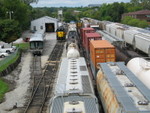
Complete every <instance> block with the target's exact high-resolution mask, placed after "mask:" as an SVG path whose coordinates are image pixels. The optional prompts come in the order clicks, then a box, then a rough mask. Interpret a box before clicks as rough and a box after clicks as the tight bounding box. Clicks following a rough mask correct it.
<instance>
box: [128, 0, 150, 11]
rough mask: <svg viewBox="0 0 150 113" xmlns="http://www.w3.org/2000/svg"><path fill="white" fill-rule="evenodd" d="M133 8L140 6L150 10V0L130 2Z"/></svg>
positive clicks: (133, 0) (132, 0)
mask: <svg viewBox="0 0 150 113" xmlns="http://www.w3.org/2000/svg"><path fill="white" fill-rule="evenodd" d="M130 2H131V3H133V4H134V5H135V6H142V7H143V9H150V0H131V1H130Z"/></svg>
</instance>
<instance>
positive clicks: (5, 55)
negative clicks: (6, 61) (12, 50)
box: [0, 51, 9, 58]
mask: <svg viewBox="0 0 150 113" xmlns="http://www.w3.org/2000/svg"><path fill="white" fill-rule="evenodd" d="M8 55H9V54H8V53H5V52H1V51H0V58H4V57H7V56H8Z"/></svg>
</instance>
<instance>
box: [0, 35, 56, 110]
mask: <svg viewBox="0 0 150 113" xmlns="http://www.w3.org/2000/svg"><path fill="white" fill-rule="evenodd" d="M45 38H46V41H45V50H44V52H43V55H42V58H41V62H42V68H44V67H45V64H46V62H47V60H48V58H49V55H50V53H51V51H52V50H53V48H54V46H55V44H56V34H55V33H49V34H46V36H45ZM31 64H32V54H31V53H30V52H27V53H25V54H24V55H23V57H22V61H21V63H20V64H19V65H18V66H17V68H16V69H15V70H14V71H13V72H12V73H11V74H9V75H7V76H6V77H4V78H5V79H6V80H8V81H9V83H10V85H12V86H11V87H12V88H13V90H11V91H9V92H8V93H6V95H5V101H4V102H3V103H1V104H0V113H19V112H20V111H19V110H20V109H18V108H20V107H23V106H24V104H25V103H26V101H27V98H26V97H27V96H29V88H30V77H31V75H30V74H31V70H30V66H31ZM16 104H17V108H16V109H14V108H13V107H15V105H16Z"/></svg>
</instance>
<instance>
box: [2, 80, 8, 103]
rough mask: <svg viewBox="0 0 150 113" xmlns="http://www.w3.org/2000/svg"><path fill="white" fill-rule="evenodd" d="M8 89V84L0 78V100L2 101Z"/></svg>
mask: <svg viewBox="0 0 150 113" xmlns="http://www.w3.org/2000/svg"><path fill="white" fill-rule="evenodd" d="M8 90H9V85H8V84H7V83H6V82H4V81H3V80H2V79H1V78H0V101H2V99H3V97H4V94H5V93H6V92H7V91H8Z"/></svg>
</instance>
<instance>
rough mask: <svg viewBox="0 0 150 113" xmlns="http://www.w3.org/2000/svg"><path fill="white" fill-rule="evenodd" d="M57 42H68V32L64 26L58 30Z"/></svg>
mask: <svg viewBox="0 0 150 113" xmlns="http://www.w3.org/2000/svg"><path fill="white" fill-rule="evenodd" d="M56 37H57V40H66V30H65V28H64V27H63V26H60V27H58V28H57V30H56Z"/></svg>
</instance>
